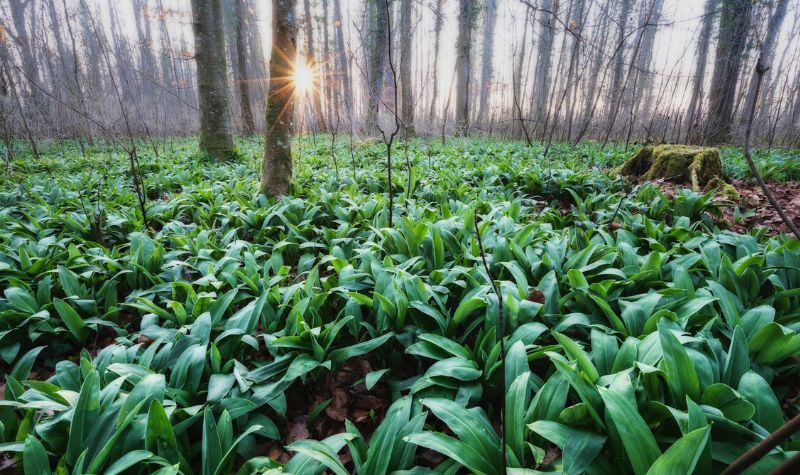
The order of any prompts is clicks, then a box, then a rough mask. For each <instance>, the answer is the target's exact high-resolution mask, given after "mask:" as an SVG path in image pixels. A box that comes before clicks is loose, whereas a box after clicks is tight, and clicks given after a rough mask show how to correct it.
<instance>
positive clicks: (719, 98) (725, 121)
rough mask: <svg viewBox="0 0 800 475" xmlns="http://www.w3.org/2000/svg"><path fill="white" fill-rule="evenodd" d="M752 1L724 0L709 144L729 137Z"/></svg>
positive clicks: (708, 124)
mask: <svg viewBox="0 0 800 475" xmlns="http://www.w3.org/2000/svg"><path fill="white" fill-rule="evenodd" d="M751 8H752V4H751V2H750V0H722V15H721V16H720V24H719V41H718V43H717V51H716V58H715V64H714V75H713V77H712V80H711V95H710V97H709V104H710V106H709V113H708V118H707V119H706V123H705V134H704V135H705V137H706V141H707V142H708V143H710V144H721V143H724V142H727V141H728V140H730V135H731V127H732V125H733V124H732V119H733V117H732V115H733V105H734V103H735V102H736V81H737V78H738V77H739V71H740V69H741V66H742V52H743V51H744V48H745V45H746V43H747V31H748V29H749V28H750V12H751Z"/></svg>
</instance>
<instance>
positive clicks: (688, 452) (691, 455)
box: [647, 426, 711, 475]
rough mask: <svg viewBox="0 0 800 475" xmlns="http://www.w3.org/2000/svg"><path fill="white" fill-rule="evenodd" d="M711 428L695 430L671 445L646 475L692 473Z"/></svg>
mask: <svg viewBox="0 0 800 475" xmlns="http://www.w3.org/2000/svg"><path fill="white" fill-rule="evenodd" d="M710 433H711V426H707V427H704V428H702V429H696V430H693V431H692V432H689V433H688V434H686V435H684V436H683V437H681V438H680V439H678V440H677V442H675V443H674V444H672V445H671V446H670V447H669V448H668V449H667V451H666V452H664V453H663V454H662V455H661V456H660V457H659V458H658V459H657V460H656V461H655V463H654V464H653V466H652V467H650V470H648V471H647V475H685V474H688V473H694V469H695V467H696V466H697V462H698V460H700V457H701V456H702V455H703V450H704V449H705V446H706V443H708V436H709V434H710Z"/></svg>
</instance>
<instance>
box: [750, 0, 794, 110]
mask: <svg viewBox="0 0 800 475" xmlns="http://www.w3.org/2000/svg"><path fill="white" fill-rule="evenodd" d="M788 4H789V0H777V1H776V5H775V11H774V12H773V13H772V15H771V16H770V17H769V23H768V24H767V34H766V36H765V37H764V41H763V45H762V47H761V58H760V60H761V61H762V63H761V65H762V66H763V67H764V68H766V71H765V73H766V72H768V71H769V70H770V68H771V67H772V59H773V57H774V56H775V43H776V41H777V39H778V33H780V31H781V26H783V20H784V19H785V18H786V7H787V6H788ZM757 82H758V81H757V80H752V81H750V86H749V88H748V90H747V98H746V99H745V104H746V105H747V106H746V107H745V112H747V111H749V110H750V109H751V108H752V107H751V104H753V103H754V102H755V100H756V83H757ZM747 119H748V117H747V114H744V115H742V124H747Z"/></svg>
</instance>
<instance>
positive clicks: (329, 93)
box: [321, 0, 341, 135]
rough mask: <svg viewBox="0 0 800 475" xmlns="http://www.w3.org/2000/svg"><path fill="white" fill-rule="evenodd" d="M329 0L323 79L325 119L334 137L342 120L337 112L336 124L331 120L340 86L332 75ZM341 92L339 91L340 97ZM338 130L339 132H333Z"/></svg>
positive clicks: (324, 15) (324, 19)
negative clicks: (335, 93) (335, 91)
mask: <svg viewBox="0 0 800 475" xmlns="http://www.w3.org/2000/svg"><path fill="white" fill-rule="evenodd" d="M328 23H329V22H328V0H322V57H323V58H325V61H324V62H323V64H322V71H321V74H322V77H323V78H324V79H325V108H324V109H325V119H326V121H327V122H328V124H330V125H331V126H332V127H331V132H333V133H334V135H335V134H336V133H337V132H338V128H339V122H340V121H341V118H340V117H339V111H338V110H336V114H335V115H336V121H335V122H334V121H333V120H331V111H333V110H334V109H335V108H336V103H335V101H334V90H337V87H338V84H336V83H335V77H336V76H334V75H333V74H331V69H332V68H331V64H332V63H333V62H332V60H331V58H332V56H331V37H330V31H329V30H328ZM338 94H339V91H338V90H337V95H336V97H338ZM333 129H337V130H333Z"/></svg>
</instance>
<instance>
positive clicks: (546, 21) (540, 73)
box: [531, 0, 556, 135]
mask: <svg viewBox="0 0 800 475" xmlns="http://www.w3.org/2000/svg"><path fill="white" fill-rule="evenodd" d="M539 17H540V18H541V19H540V20H539V24H540V26H541V32H540V33H539V37H540V38H541V40H540V41H539V47H538V49H537V53H536V84H535V85H534V87H535V88H536V93H535V94H532V95H531V99H532V104H531V106H532V107H531V109H532V111H535V113H536V122H535V125H534V126H535V127H538V125H539V124H541V123H542V119H543V118H544V117H545V116H546V115H547V102H548V96H549V93H550V78H551V74H550V70H551V69H552V64H553V41H554V40H555V30H554V26H555V25H554V23H555V18H556V12H554V11H553V0H543V1H542V9H541V11H540V12H539ZM542 135H543V134H542Z"/></svg>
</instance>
